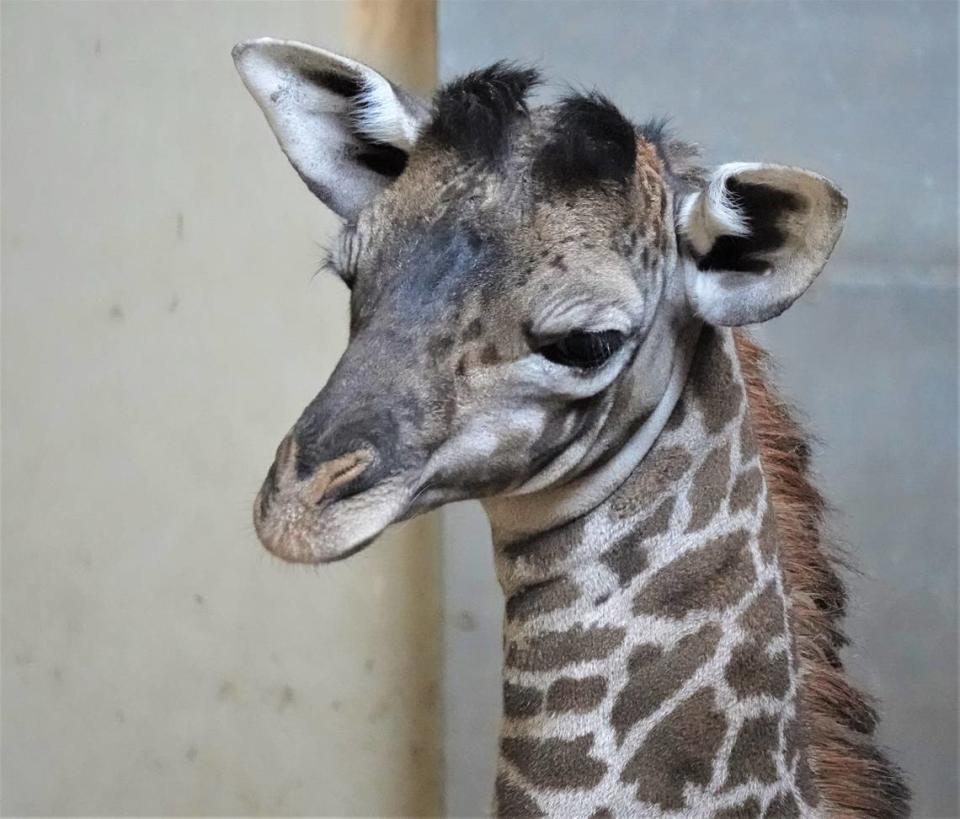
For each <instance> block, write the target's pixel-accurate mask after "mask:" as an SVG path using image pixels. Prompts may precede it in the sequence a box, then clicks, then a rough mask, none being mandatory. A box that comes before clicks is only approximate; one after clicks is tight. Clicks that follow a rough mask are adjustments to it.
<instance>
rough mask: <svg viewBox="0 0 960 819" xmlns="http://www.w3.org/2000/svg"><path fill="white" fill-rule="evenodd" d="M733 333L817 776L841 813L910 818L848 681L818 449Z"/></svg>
mask: <svg viewBox="0 0 960 819" xmlns="http://www.w3.org/2000/svg"><path fill="white" fill-rule="evenodd" d="M734 337H735V339H736V343H737V356H738V358H739V360H740V367H741V370H742V372H743V376H744V380H745V382H746V385H747V398H748V402H749V409H750V416H751V421H752V423H753V429H754V434H755V435H756V437H757V441H758V443H759V447H760V460H761V463H762V464H763V470H764V473H765V475H766V479H767V486H768V489H769V492H770V494H771V496H772V498H773V502H774V509H775V512H776V520H777V530H778V534H779V543H780V562H781V566H782V567H783V572H784V581H785V583H786V587H787V590H788V593H789V597H790V601H791V616H792V619H793V626H794V631H795V634H796V639H797V654H798V656H799V658H800V666H801V673H802V675H803V682H802V685H801V695H802V703H803V707H804V708H805V710H806V712H807V720H806V722H807V723H808V726H809V728H808V730H809V737H808V740H809V743H810V746H809V747H810V762H811V767H812V768H813V774H814V778H815V780H816V783H817V786H818V789H819V791H820V794H821V796H822V798H823V799H824V800H825V801H826V802H827V804H828V805H829V806H830V808H831V810H832V815H834V816H836V817H838V819H898V818H899V817H905V816H908V815H909V813H910V808H909V800H910V791H909V788H908V787H907V785H906V783H905V782H904V776H903V773H902V772H901V771H900V770H899V769H898V768H897V767H896V765H894V764H893V763H892V762H890V760H888V759H887V758H886V756H885V755H884V754H883V753H882V752H881V751H880V750H879V749H878V748H877V747H876V745H875V742H874V738H873V733H874V729H875V727H876V723H877V715H876V711H875V709H874V706H873V704H872V702H871V701H870V699H869V698H868V697H867V696H866V695H865V694H864V693H863V692H861V691H859V690H857V688H856V687H855V686H854V685H853V684H852V683H851V682H850V680H848V679H847V677H846V675H845V673H844V670H843V665H842V662H841V660H840V657H839V654H838V651H839V649H840V648H841V647H842V646H843V645H844V644H846V642H847V640H846V637H845V635H844V633H843V630H842V622H843V618H844V615H845V613H846V592H845V590H844V587H843V582H842V580H841V579H840V577H839V575H838V573H837V572H838V569H839V568H840V567H842V566H843V562H842V561H841V560H840V559H839V557H838V556H837V555H836V554H835V552H834V549H833V548H832V547H831V544H830V542H829V540H828V539H827V537H826V536H825V533H824V513H825V510H826V504H825V502H824V499H823V496H822V495H821V494H820V492H819V491H818V490H817V488H816V487H815V486H814V485H813V484H812V482H811V480H810V468H809V460H810V447H809V445H808V444H807V440H806V436H805V434H804V432H803V430H802V429H801V428H800V425H799V424H798V423H797V421H796V420H795V419H794V417H793V415H792V414H791V411H790V408H789V407H788V406H787V405H786V404H785V403H784V402H783V400H782V399H781V398H780V396H779V395H778V394H777V392H776V391H775V390H774V389H773V388H772V387H771V386H770V385H769V383H768V381H767V356H766V353H765V352H764V351H763V350H762V349H761V348H760V347H758V346H757V345H756V344H754V343H753V342H752V341H751V340H750V338H749V337H748V336H747V335H746V334H745V333H743V332H741V331H737V332H735V334H734Z"/></svg>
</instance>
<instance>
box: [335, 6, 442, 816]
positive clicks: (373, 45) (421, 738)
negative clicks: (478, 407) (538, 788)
mask: <svg viewBox="0 0 960 819" xmlns="http://www.w3.org/2000/svg"><path fill="white" fill-rule="evenodd" d="M346 42H347V45H348V48H349V49H350V56H353V57H356V58H357V59H358V60H362V61H363V62H365V63H368V64H369V65H371V66H373V67H374V68H376V69H377V70H378V71H380V72H382V73H383V74H384V75H385V76H387V77H389V78H390V79H391V80H393V81H394V82H397V83H398V84H401V85H403V86H404V87H406V88H408V89H409V90H411V91H414V92H417V93H419V94H420V95H421V96H423V97H425V98H429V96H430V94H431V92H432V91H433V89H434V88H435V86H436V82H437V6H436V0H350V6H349V12H348V16H347V38H346ZM395 539H396V540H397V541H400V542H399V543H396V544H395V546H394V547H393V548H395V549H397V550H402V552H403V553H402V555H397V560H398V567H399V570H400V572H401V573H402V577H397V578H396V582H397V583H398V584H400V583H403V584H406V585H407V588H408V589H409V590H410V594H409V596H407V597H405V600H406V604H407V605H406V612H405V616H406V622H407V624H408V627H409V628H408V634H409V640H410V646H409V651H410V654H411V656H412V657H414V658H416V660H415V662H414V664H413V667H414V668H416V677H417V678H416V679H405V680H399V681H398V684H400V685H403V686H404V687H405V688H408V689H409V688H415V690H417V691H419V692H421V694H420V695H419V696H418V697H417V698H416V707H415V708H414V711H413V713H411V714H410V715H409V722H408V726H409V732H410V740H409V748H410V758H409V760H407V763H408V770H409V771H410V775H411V776H412V777H414V778H415V780H416V791H417V794H418V796H417V798H416V802H415V804H413V805H410V806H408V807H410V808H411V810H412V811H413V812H414V814H415V815H418V816H437V815H441V814H442V813H443V807H444V805H443V801H444V800H443V774H444V769H443V748H442V736H443V734H442V725H441V716H442V702H441V699H440V692H441V690H442V688H441V684H440V671H441V657H442V646H443V622H442V614H443V613H442V587H441V581H442V577H441V566H440V557H441V555H440V526H439V522H438V518H437V514H436V513H434V514H431V515H427V516H426V517H422V518H419V519H417V520H414V521H411V522H409V523H406V524H404V525H403V526H402V527H399V531H397V532H396V535H395ZM398 616H403V615H400V613H399V612H398Z"/></svg>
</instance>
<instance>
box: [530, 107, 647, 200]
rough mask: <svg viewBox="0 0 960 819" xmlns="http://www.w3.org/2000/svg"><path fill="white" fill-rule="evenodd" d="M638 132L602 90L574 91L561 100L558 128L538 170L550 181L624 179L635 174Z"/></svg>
mask: <svg viewBox="0 0 960 819" xmlns="http://www.w3.org/2000/svg"><path fill="white" fill-rule="evenodd" d="M636 158H637V132H636V130H635V129H634V127H633V124H632V123H631V122H630V121H629V120H628V119H627V118H626V117H625V116H624V115H623V114H621V113H620V111H619V109H618V108H617V107H616V106H615V105H614V104H613V103H612V102H610V100H608V99H607V98H606V97H604V96H603V95H601V94H598V93H596V92H593V93H590V94H573V95H571V96H569V97H566V98H565V99H564V100H562V101H561V102H560V103H559V104H558V106H557V113H556V118H555V120H554V125H553V133H552V135H551V136H550V139H549V140H548V142H547V144H546V145H545V146H544V147H543V148H542V149H541V151H540V155H539V156H538V157H537V161H536V165H535V172H536V173H537V175H538V176H539V177H540V178H542V179H543V180H544V181H545V182H546V184H547V185H548V186H549V187H553V188H560V189H570V188H581V187H590V186H604V185H611V184H612V185H621V184H623V183H625V182H626V181H627V180H628V179H629V178H630V177H631V176H632V174H633V171H634V168H635V166H636Z"/></svg>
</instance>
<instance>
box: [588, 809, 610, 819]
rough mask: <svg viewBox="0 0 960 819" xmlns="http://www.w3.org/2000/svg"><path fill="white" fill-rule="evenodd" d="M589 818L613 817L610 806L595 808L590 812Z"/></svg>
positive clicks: (606, 818)
mask: <svg viewBox="0 0 960 819" xmlns="http://www.w3.org/2000/svg"><path fill="white" fill-rule="evenodd" d="M590 819H613V811H612V810H610V808H597V809H596V810H595V811H594V812H593V813H591V814H590Z"/></svg>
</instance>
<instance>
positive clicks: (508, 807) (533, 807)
mask: <svg viewBox="0 0 960 819" xmlns="http://www.w3.org/2000/svg"><path fill="white" fill-rule="evenodd" d="M496 802H497V806H496V814H497V816H500V817H504V819H505V818H506V817H511V819H535V817H540V816H546V814H545V813H544V812H543V811H542V810H541V809H540V806H539V805H538V804H537V803H536V801H535V800H534V799H533V797H531V796H530V794H528V793H527V792H526V791H525V790H524V789H523V788H521V787H520V786H518V785H514V784H513V783H512V782H510V780H508V779H507V778H506V777H505V776H503V775H502V774H501V775H499V776H498V777H497V783H496Z"/></svg>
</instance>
